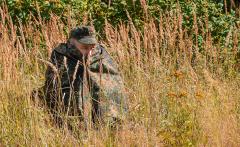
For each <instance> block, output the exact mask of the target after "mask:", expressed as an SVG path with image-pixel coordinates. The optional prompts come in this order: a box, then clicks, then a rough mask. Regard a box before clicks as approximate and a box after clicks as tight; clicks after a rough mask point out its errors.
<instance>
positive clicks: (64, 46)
mask: <svg viewBox="0 0 240 147" xmlns="http://www.w3.org/2000/svg"><path fill="white" fill-rule="evenodd" d="M53 51H55V52H57V53H59V54H62V55H67V54H68V50H67V44H66V43H60V44H59V45H58V46H57V47H56V48H54V49H53Z"/></svg>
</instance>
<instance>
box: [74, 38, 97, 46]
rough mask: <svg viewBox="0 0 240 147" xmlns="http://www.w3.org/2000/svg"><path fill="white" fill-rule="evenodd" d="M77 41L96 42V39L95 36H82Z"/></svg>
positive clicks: (84, 42)
mask: <svg viewBox="0 0 240 147" xmlns="http://www.w3.org/2000/svg"><path fill="white" fill-rule="evenodd" d="M78 42H80V43H83V44H97V39H96V38H95V37H84V38H81V39H79V40H78Z"/></svg>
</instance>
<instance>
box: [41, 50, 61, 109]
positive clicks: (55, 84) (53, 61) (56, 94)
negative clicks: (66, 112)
mask: <svg viewBox="0 0 240 147" xmlns="http://www.w3.org/2000/svg"><path fill="white" fill-rule="evenodd" d="M62 64H63V56H62V55H60V54H58V53H57V52H56V51H55V50H53V52H52V54H51V58H50V62H49V64H48V66H47V70H46V73H45V79H46V81H45V85H44V94H45V100H46V104H47V105H48V107H50V108H51V109H54V108H56V107H57V104H58V102H59V98H61V97H62V92H61V88H60V87H61V79H60V74H61V70H62Z"/></svg>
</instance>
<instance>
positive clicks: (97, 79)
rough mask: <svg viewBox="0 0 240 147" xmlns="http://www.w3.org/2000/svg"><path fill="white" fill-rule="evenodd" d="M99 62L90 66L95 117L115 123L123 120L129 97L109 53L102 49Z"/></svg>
mask: <svg viewBox="0 0 240 147" xmlns="http://www.w3.org/2000/svg"><path fill="white" fill-rule="evenodd" d="M98 58H99V60H98V59H96V60H95V61H93V62H92V64H91V65H90V71H89V75H90V78H91V81H92V97H93V105H94V106H93V107H94V113H95V114H96V115H95V116H99V117H100V118H102V119H103V120H104V121H108V122H109V123H114V122H115V121H118V120H123V119H124V117H125V114H126V112H127V95H126V92H125V88H124V84H123V80H122V77H121V76H120V72H119V71H118V68H117V66H116V64H115V63H114V61H113V60H112V58H111V57H110V55H109V54H108V52H107V51H106V50H105V49H104V48H101V55H99V57H98Z"/></svg>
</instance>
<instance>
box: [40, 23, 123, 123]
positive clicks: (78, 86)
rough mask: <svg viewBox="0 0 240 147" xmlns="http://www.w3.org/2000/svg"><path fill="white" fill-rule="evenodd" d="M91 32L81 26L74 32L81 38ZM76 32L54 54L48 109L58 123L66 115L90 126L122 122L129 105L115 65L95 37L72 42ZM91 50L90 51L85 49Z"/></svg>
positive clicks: (47, 89)
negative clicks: (76, 42)
mask: <svg viewBox="0 0 240 147" xmlns="http://www.w3.org/2000/svg"><path fill="white" fill-rule="evenodd" d="M84 29H85V30H84ZM82 30H84V31H85V32H84V31H82ZM88 30H89V27H79V28H76V29H74V30H73V31H75V32H76V31H80V33H79V34H78V35H80V36H81V31H82V32H84V33H85V34H87V33H88V32H87V31H88ZM73 31H72V32H71V34H70V39H69V40H68V42H67V43H62V44H60V45H59V46H58V47H56V48H55V49H54V50H53V51H52V55H51V59H50V62H51V64H49V65H48V67H47V71H46V82H45V85H44V94H45V100H46V103H47V106H48V107H49V108H50V110H51V112H52V113H53V114H54V117H55V119H56V121H62V120H63V116H64V117H65V116H75V117H76V116H78V117H79V119H80V120H83V121H85V122H88V123H89V122H94V123H97V122H98V123H113V122H115V121H117V120H121V119H122V118H123V117H124V114H125V113H126V110H127V103H126V96H125V92H124V86H123V81H122V78H121V76H120V74H119V71H118V69H117V67H116V65H115V63H114V62H113V60H112V58H111V57H110V55H109V54H108V53H107V51H106V50H105V48H104V47H103V46H101V45H99V44H98V43H97V42H96V40H94V38H91V34H90V35H89V34H87V35H85V36H87V37H85V38H84V34H83V36H82V37H80V39H79V40H80V41H81V39H83V41H85V42H82V44H77V45H76V44H75V43H74V41H76V40H74V41H73V40H72V39H77V38H74V35H72V33H74V32H73ZM84 39H85V40H84ZM81 45H82V46H83V47H82V48H81ZM84 45H85V46H86V47H84ZM88 45H90V46H88ZM88 47H90V48H89V50H84V48H88ZM79 48H80V49H79ZM58 123H59V122H58Z"/></svg>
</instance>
